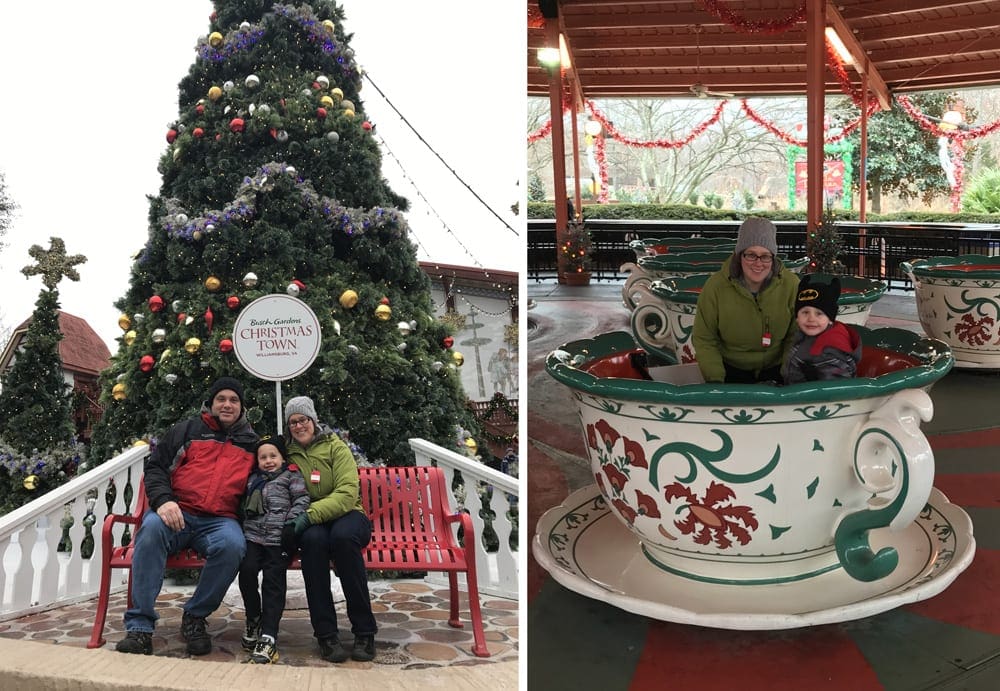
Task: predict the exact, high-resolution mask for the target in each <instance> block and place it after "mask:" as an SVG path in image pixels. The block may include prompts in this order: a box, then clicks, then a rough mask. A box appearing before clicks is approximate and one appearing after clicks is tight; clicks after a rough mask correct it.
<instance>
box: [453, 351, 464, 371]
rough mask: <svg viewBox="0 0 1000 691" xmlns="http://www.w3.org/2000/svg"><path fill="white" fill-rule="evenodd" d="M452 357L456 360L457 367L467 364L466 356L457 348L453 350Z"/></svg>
mask: <svg viewBox="0 0 1000 691" xmlns="http://www.w3.org/2000/svg"><path fill="white" fill-rule="evenodd" d="M451 359H452V360H453V361H454V363H455V367H461V366H462V365H464V364H465V356H464V355H462V354H461V353H460V352H458V351H457V350H453V351H452V352H451Z"/></svg>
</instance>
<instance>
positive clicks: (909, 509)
mask: <svg viewBox="0 0 1000 691" xmlns="http://www.w3.org/2000/svg"><path fill="white" fill-rule="evenodd" d="M859 331H860V332H861V334H862V338H863V340H864V341H865V343H866V349H867V350H866V355H867V357H868V364H867V369H865V370H863V371H864V372H865V373H867V374H875V375H877V376H875V377H874V378H868V377H861V378H858V379H855V380H848V381H846V382H845V381H843V380H842V381H840V382H808V383H805V384H798V385H795V386H789V387H780V388H779V387H771V386H764V385H715V384H693V385H686V386H677V385H673V384H669V383H666V382H664V381H653V380H649V379H647V378H646V375H647V374H648V372H647V371H644V370H643V366H642V365H643V363H642V362H641V353H642V351H640V350H638V349H637V348H635V343H634V341H632V340H631V339H630V338H629V336H628V334H625V333H624V332H616V333H613V334H601V335H599V336H597V337H595V338H594V339H587V340H583V341H574V342H572V343H569V344H566V345H565V346H563V347H562V348H560V349H559V350H557V351H554V352H553V353H551V354H550V355H549V358H548V360H547V363H546V367H547V370H548V371H549V373H550V374H551V375H552V376H554V377H555V378H556V379H558V380H559V381H561V382H562V383H564V384H566V385H567V386H569V387H570V388H571V389H572V390H573V397H574V399H575V400H576V403H577V407H578V411H579V417H580V423H581V425H582V428H583V431H584V434H585V436H586V439H587V451H588V454H589V456H590V463H591V470H592V471H593V473H594V477H595V479H596V481H597V484H598V486H599V487H600V490H601V492H602V494H603V495H604V497H605V499H606V500H607V503H608V505H609V506H610V507H611V510H612V512H613V513H614V515H616V516H617V517H618V518H619V519H620V520H621V521H622V522H623V523H624V524H625V525H626V526H627V527H628V528H629V529H630V530H631V531H632V532H633V533H634V534H635V535H636V537H637V538H638V539H639V541H640V542H641V544H642V547H643V551H644V553H645V555H646V556H647V558H648V559H649V560H650V561H651V562H652V563H653V564H655V565H657V566H658V567H659V568H661V569H663V570H664V571H667V572H670V573H674V574H678V575H682V576H685V577H688V578H692V579H697V580H703V581H709V582H714V583H731V584H739V585H751V584H761V583H770V584H773V583H780V582H786V581H794V580H800V579H804V578H810V577H812V576H816V575H819V574H822V573H825V572H827V571H830V570H832V569H838V568H843V569H844V570H845V571H846V572H847V573H848V574H850V575H851V576H852V577H853V578H856V579H858V580H862V581H871V580H877V579H879V578H883V577H884V576H886V575H888V574H889V573H891V572H892V571H893V569H894V568H895V566H896V563H897V561H898V555H897V554H896V553H895V550H894V549H893V548H891V547H890V548H883V549H882V550H880V551H879V552H878V553H873V551H872V550H871V549H870V548H869V546H868V542H867V535H868V531H869V530H871V529H874V528H880V527H885V526H888V527H889V528H890V529H892V530H900V529H902V528H904V527H906V526H908V525H909V524H910V523H911V522H912V521H913V520H914V519H915V518H916V516H917V514H918V512H919V511H921V510H922V509H923V508H924V505H925V503H926V501H927V498H928V496H929V494H930V490H931V486H932V482H933V479H934V457H933V454H932V452H931V449H930V445H929V444H928V443H927V440H926V438H925V437H924V435H923V433H922V432H921V430H920V422H921V421H922V420H924V421H926V420H929V419H930V417H931V414H932V410H933V406H932V404H931V401H930V398H929V397H928V396H927V394H926V393H925V391H924V390H922V388H923V387H928V386H930V384H931V383H933V382H934V381H936V380H937V379H939V378H940V377H941V376H943V375H944V374H945V373H946V372H947V371H948V370H949V369H950V368H951V366H952V363H953V359H952V357H951V354H950V353H949V352H948V349H947V347H946V346H945V345H944V344H943V343H941V342H939V341H930V340H928V339H922V340H920V339H919V337H918V336H917V335H916V334H913V333H911V332H908V331H903V330H900V329H878V330H869V329H865V328H863V327H860V328H859ZM887 332H891V333H887ZM885 346H891V347H885ZM863 362H864V358H863ZM880 368H881V369H883V370H886V371H885V372H884V373H882V374H878V372H877V370H879V369H880Z"/></svg>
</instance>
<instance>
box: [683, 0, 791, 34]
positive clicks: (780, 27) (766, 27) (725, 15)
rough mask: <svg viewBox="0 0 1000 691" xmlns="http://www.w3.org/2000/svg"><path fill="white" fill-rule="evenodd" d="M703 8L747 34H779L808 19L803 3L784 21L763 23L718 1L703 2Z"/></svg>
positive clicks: (765, 21)
mask: <svg viewBox="0 0 1000 691" xmlns="http://www.w3.org/2000/svg"><path fill="white" fill-rule="evenodd" d="M700 4H701V6H702V7H704V8H705V10H706V11H708V13H709V14H712V15H713V16H715V17H716V18H718V19H721V20H722V21H724V22H725V23H726V24H729V25H730V26H732V27H733V28H734V29H737V30H738V31H742V32H743V33H747V34H761V33H764V34H779V33H782V32H783V31H787V30H788V29H791V28H792V27H793V26H795V25H796V24H798V23H799V22H801V21H802V20H804V19H805V18H806V3H805V2H803V3H802V4H801V5H799V6H798V8H797V9H796V10H795V11H794V12H793V13H792V14H790V15H789V16H787V17H785V18H784V19H769V20H768V19H765V20H762V21H751V20H749V19H746V18H745V17H742V16H740V15H738V14H736V13H735V12H733V11H732V10H731V9H729V8H728V7H726V6H725V5H723V4H722V3H721V2H718V1H717V0H701V2H700Z"/></svg>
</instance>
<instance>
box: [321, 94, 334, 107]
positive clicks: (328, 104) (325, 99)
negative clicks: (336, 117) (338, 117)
mask: <svg viewBox="0 0 1000 691" xmlns="http://www.w3.org/2000/svg"><path fill="white" fill-rule="evenodd" d="M319 102H320V104H321V105H322V106H323V107H324V108H333V99H332V98H330V97H329V96H324V97H323V98H321V99H319Z"/></svg>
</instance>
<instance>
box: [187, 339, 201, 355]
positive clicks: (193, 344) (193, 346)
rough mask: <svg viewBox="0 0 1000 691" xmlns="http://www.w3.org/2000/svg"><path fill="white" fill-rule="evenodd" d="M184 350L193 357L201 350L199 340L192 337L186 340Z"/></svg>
mask: <svg viewBox="0 0 1000 691" xmlns="http://www.w3.org/2000/svg"><path fill="white" fill-rule="evenodd" d="M184 350H186V351H187V352H189V353H190V354H191V355H194V354H195V353H197V352H198V351H199V350H201V339H200V338H195V337H194V336H192V337H191V338H189V339H188V340H186V341H184Z"/></svg>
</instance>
